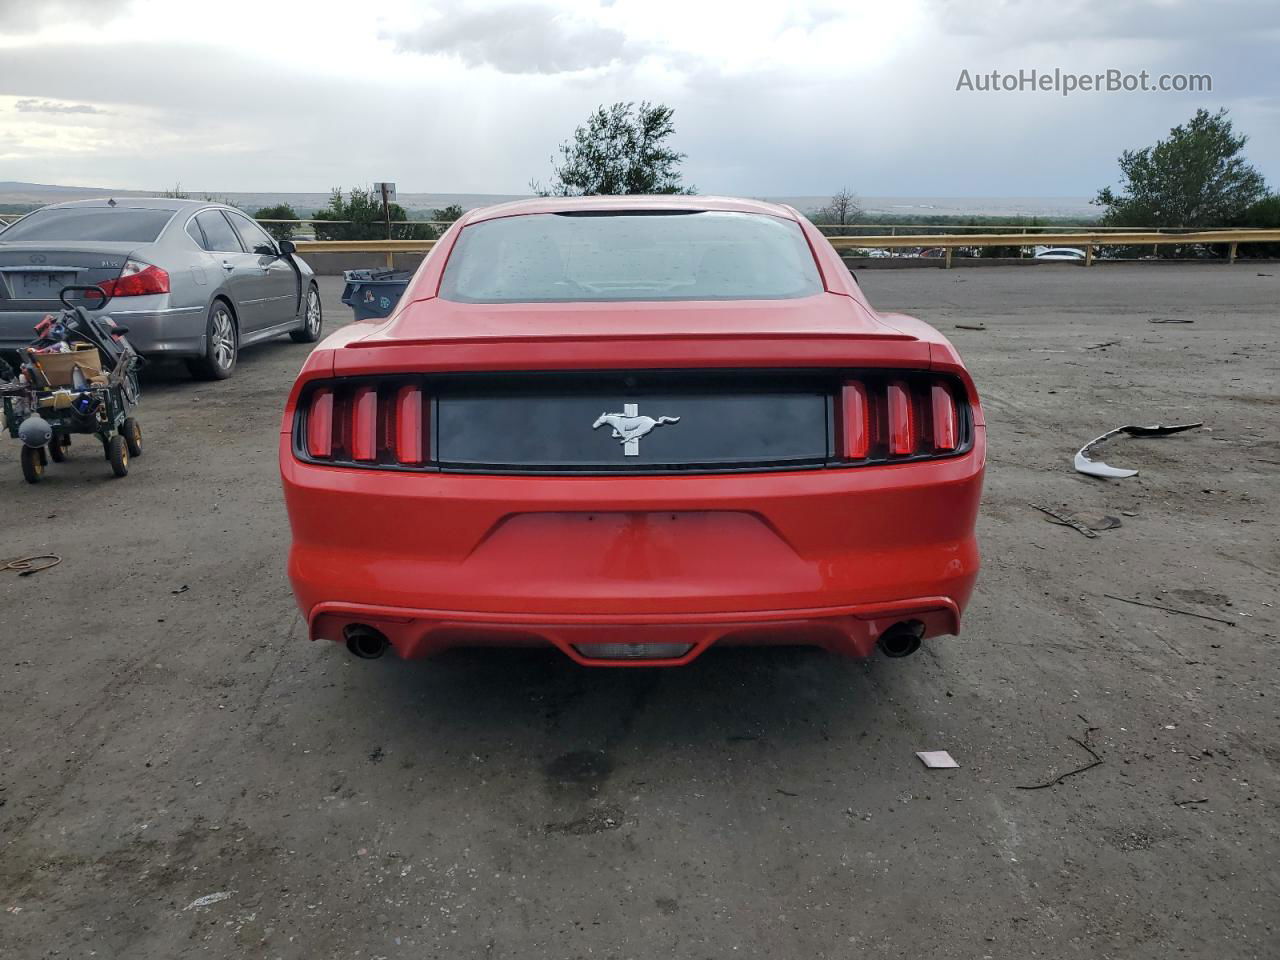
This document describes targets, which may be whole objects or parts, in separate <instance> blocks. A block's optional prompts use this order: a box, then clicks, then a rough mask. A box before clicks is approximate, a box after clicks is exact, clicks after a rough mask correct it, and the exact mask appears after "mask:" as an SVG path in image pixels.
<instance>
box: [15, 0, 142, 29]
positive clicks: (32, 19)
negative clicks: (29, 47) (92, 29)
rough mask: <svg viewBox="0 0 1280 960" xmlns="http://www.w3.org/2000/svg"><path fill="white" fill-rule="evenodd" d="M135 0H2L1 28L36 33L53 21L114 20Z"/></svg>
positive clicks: (101, 21)
mask: <svg viewBox="0 0 1280 960" xmlns="http://www.w3.org/2000/svg"><path fill="white" fill-rule="evenodd" d="M131 3H132V0H40V2H39V3H32V2H31V0H0V30H4V31H6V32H8V33H34V32H35V31H37V30H39V29H40V28H41V27H44V26H47V25H48V24H51V23H65V22H67V21H69V20H71V21H86V20H87V21H88V22H90V23H94V24H100V23H103V22H104V21H107V20H114V19H115V18H116V17H118V16H119V15H120V14H121V13H123V12H124V11H125V9H126V8H128V7H129V5H130V4H131Z"/></svg>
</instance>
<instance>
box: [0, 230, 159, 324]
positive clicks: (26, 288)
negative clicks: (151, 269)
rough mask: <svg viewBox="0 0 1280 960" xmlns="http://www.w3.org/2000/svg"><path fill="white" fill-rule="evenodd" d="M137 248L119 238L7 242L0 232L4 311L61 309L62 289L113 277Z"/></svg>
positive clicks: (0, 285)
mask: <svg viewBox="0 0 1280 960" xmlns="http://www.w3.org/2000/svg"><path fill="white" fill-rule="evenodd" d="M137 247H138V244H137V243H133V242H123V243H122V242H118V241H92V242H86V241H76V242H69V241H49V242H38V241H15V242H13V243H5V242H4V235H3V234H0V312H3V311H35V310H48V311H52V310H58V309H60V308H61V306H62V305H61V303H59V301H58V292H59V291H60V290H61V289H62V288H63V287H65V286H74V285H80V286H85V285H90V286H91V285H93V284H97V283H101V282H102V281H104V280H113V279H115V278H116V277H118V276H120V270H121V268H122V267H123V266H124V263H125V261H126V260H127V259H129V256H130V254H131V253H133V252H134V251H135V250H136V249H137ZM143 259H145V258H143ZM88 302H89V303H91V304H92V303H93V300H92V299H90V300H89V301H88Z"/></svg>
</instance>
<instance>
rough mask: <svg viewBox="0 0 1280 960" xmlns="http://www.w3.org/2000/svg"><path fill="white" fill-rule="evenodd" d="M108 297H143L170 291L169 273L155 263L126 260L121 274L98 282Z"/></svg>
mask: <svg viewBox="0 0 1280 960" xmlns="http://www.w3.org/2000/svg"><path fill="white" fill-rule="evenodd" d="M98 286H100V287H101V288H102V289H103V290H105V291H106V294H107V296H108V297H141V296H145V295H146V294H149V293H168V292H169V273H168V271H166V270H162V269H161V268H160V267H157V266H156V265H155V264H153V263H143V262H142V261H141V260H126V261H125V262H124V267H123V268H122V269H121V270H120V276H118V277H116V278H115V279H114V280H104V281H103V282H102V283H100V284H98Z"/></svg>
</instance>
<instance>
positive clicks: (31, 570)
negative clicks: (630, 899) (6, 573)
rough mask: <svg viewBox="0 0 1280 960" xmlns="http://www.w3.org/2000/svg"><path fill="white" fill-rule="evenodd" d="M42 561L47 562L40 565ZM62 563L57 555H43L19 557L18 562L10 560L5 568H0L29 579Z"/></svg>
mask: <svg viewBox="0 0 1280 960" xmlns="http://www.w3.org/2000/svg"><path fill="white" fill-rule="evenodd" d="M41 560H43V561H45V562H44V563H40V561H41ZM61 562H62V558H61V557H60V556H58V555H57V554H56V553H42V554H39V555H38V556H34V557H18V558H17V559H16V560H10V561H8V562H7V563H5V564H4V566H0V570H12V571H14V572H16V573H17V574H18V576H20V577H29V576H31V575H32V574H36V573H39V572H40V571H41V570H48V569H49V568H50V567H56V566H57V565H58V564H60V563H61Z"/></svg>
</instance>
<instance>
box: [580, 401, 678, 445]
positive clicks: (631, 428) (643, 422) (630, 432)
mask: <svg viewBox="0 0 1280 960" xmlns="http://www.w3.org/2000/svg"><path fill="white" fill-rule="evenodd" d="M679 422H680V418H679V417H658V418H657V419H655V418H653V417H642V416H640V405H639V404H636V403H624V404H623V405H622V413H602V414H600V416H599V417H597V418H596V422H595V423H593V424H592V425H591V429H592V430H595V429H596V428H597V427H601V426H604V425H605V424H608V425H609V426H610V427H612V428H613V436H614V439H615V440H617V441H618V442H619V443H621V444H622V453H623V455H624V456H628V457H638V456H640V438H641V437H643V436H644V435H645V434H647V433H648V432H649V431H650V430H652V429H653V428H654V427H660V426H662V425H663V424H664V423H679Z"/></svg>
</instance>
